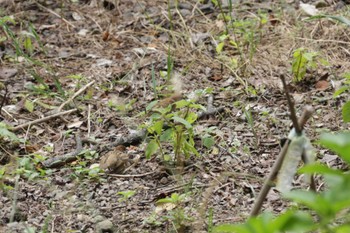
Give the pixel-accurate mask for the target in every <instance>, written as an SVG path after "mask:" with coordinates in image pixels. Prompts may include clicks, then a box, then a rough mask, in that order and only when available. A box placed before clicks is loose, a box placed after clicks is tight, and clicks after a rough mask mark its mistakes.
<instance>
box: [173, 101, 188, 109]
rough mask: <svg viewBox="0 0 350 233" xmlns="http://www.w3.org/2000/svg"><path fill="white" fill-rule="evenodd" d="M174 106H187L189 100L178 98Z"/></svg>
mask: <svg viewBox="0 0 350 233" xmlns="http://www.w3.org/2000/svg"><path fill="white" fill-rule="evenodd" d="M175 104H176V108H183V107H187V106H188V105H189V104H190V102H189V101H188V100H179V101H177V102H176V103H175Z"/></svg>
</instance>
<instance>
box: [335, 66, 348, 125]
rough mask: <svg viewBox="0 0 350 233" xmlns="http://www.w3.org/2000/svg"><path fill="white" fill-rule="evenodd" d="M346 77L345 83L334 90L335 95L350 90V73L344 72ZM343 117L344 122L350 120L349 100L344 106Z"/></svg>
mask: <svg viewBox="0 0 350 233" xmlns="http://www.w3.org/2000/svg"><path fill="white" fill-rule="evenodd" d="M343 77H344V78H345V81H344V85H343V86H342V87H340V88H339V89H338V90H337V91H336V92H334V94H333V97H334V98H336V97H338V96H339V95H341V94H342V93H344V92H346V91H349V90H350V73H345V74H343ZM342 117H343V121H344V122H350V101H347V102H346V103H345V104H344V105H343V107H342Z"/></svg>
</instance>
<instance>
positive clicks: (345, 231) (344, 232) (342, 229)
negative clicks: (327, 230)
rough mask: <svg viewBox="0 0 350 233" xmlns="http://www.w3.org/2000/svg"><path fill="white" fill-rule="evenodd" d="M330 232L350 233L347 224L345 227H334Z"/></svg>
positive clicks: (349, 226) (349, 227) (349, 225)
mask: <svg viewBox="0 0 350 233" xmlns="http://www.w3.org/2000/svg"><path fill="white" fill-rule="evenodd" d="M332 232H335V233H349V232H350V224H349V223H347V225H342V226H339V227H336V228H335V229H333V230H332Z"/></svg>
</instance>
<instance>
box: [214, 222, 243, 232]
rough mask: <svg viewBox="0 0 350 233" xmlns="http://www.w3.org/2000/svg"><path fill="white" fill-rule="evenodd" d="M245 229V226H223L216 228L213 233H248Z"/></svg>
mask: <svg viewBox="0 0 350 233" xmlns="http://www.w3.org/2000/svg"><path fill="white" fill-rule="evenodd" d="M244 228H245V227H244V226H238V225H233V224H222V225H219V226H217V227H214V228H213V232H214V233H235V232H241V233H246V232H248V231H247V230H246V229H244Z"/></svg>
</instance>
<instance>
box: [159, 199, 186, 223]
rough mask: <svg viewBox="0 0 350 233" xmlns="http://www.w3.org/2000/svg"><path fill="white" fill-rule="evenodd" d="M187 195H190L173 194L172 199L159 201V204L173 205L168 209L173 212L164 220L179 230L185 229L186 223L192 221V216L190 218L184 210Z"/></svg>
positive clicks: (169, 212) (164, 217)
mask: <svg viewBox="0 0 350 233" xmlns="http://www.w3.org/2000/svg"><path fill="white" fill-rule="evenodd" d="M187 195H188V193H186V194H180V195H179V194H177V193H172V194H171V196H170V197H167V198H163V199H160V200H158V201H157V204H161V205H167V204H170V205H171V206H170V207H169V206H168V207H167V208H168V209H171V210H169V211H168V214H167V215H166V216H163V217H162V218H163V220H166V221H170V222H172V224H173V225H174V227H175V228H176V229H177V230H179V229H183V228H184V227H185V224H186V222H188V221H191V220H192V219H191V218H190V216H188V215H187V214H186V213H185V210H184V208H183V203H184V201H185V199H186V197H187Z"/></svg>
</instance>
